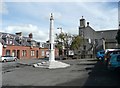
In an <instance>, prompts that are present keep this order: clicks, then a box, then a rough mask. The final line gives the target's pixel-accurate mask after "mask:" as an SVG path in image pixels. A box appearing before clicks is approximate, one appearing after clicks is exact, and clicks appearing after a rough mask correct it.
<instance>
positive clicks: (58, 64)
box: [33, 61, 70, 69]
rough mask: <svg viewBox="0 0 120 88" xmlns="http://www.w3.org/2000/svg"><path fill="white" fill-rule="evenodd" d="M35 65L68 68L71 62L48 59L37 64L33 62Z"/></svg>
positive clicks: (49, 67)
mask: <svg viewBox="0 0 120 88" xmlns="http://www.w3.org/2000/svg"><path fill="white" fill-rule="evenodd" d="M33 66H34V67H41V68H48V69H57V68H66V67H69V66H70V65H69V64H66V63H63V62H60V61H46V62H41V63H37V64H33Z"/></svg>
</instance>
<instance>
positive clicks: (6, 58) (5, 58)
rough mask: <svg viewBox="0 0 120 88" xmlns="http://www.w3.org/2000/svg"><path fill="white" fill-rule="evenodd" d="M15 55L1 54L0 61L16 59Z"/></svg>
mask: <svg viewBox="0 0 120 88" xmlns="http://www.w3.org/2000/svg"><path fill="white" fill-rule="evenodd" d="M16 60H17V57H14V56H10V55H6V56H1V57H0V61H2V62H7V61H16Z"/></svg>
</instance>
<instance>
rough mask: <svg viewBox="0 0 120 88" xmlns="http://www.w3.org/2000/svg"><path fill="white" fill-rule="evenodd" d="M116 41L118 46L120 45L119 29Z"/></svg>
mask: <svg viewBox="0 0 120 88" xmlns="http://www.w3.org/2000/svg"><path fill="white" fill-rule="evenodd" d="M116 40H117V42H118V44H120V29H119V30H118V32H117V35H116Z"/></svg>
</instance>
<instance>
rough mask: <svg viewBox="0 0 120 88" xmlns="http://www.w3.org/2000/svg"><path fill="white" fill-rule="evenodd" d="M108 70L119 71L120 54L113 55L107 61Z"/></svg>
mask: <svg viewBox="0 0 120 88" xmlns="http://www.w3.org/2000/svg"><path fill="white" fill-rule="evenodd" d="M107 67H108V69H109V70H120V54H114V55H112V56H111V57H110V59H109V61H108V66H107Z"/></svg>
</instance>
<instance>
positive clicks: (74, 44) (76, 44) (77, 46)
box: [71, 35, 82, 50]
mask: <svg viewBox="0 0 120 88" xmlns="http://www.w3.org/2000/svg"><path fill="white" fill-rule="evenodd" d="M81 44H82V38H81V37H80V36H79V35H77V36H74V37H73V40H72V44H71V49H73V50H79V49H80V46H81Z"/></svg>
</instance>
